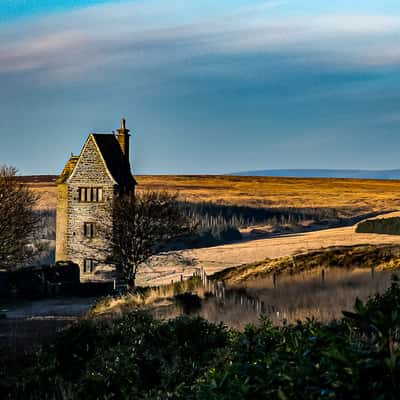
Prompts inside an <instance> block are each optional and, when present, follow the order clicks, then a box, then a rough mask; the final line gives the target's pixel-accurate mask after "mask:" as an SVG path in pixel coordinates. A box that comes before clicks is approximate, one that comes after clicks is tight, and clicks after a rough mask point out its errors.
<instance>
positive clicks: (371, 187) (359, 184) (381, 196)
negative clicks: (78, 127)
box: [28, 175, 400, 214]
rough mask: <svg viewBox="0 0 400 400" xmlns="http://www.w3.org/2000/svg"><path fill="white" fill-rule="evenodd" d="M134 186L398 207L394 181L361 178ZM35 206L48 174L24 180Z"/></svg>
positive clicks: (263, 202) (183, 180) (183, 179)
mask: <svg viewBox="0 0 400 400" xmlns="http://www.w3.org/2000/svg"><path fill="white" fill-rule="evenodd" d="M135 178H136V180H137V182H138V190H166V191H169V192H173V193H178V194H179V195H180V196H181V198H183V199H186V200H188V201H193V202H202V201H205V202H214V203H220V204H231V205H247V206H253V207H300V208H302V207H333V208H340V209H348V210H349V211H350V210H352V212H353V213H355V214H357V213H362V212H368V211H384V210H394V209H398V208H400V182H399V181H395V180H366V179H310V178H307V179H302V178H280V177H278V178H271V177H239V176H224V175H220V176H218V175H205V176H202V175H193V176H191V175H154V176H152V175H148V176H136V177H135ZM28 182H30V185H31V187H32V188H33V189H34V190H35V191H37V192H38V193H39V194H40V195H41V197H42V198H41V201H40V207H41V208H55V206H56V186H55V182H54V177H49V178H47V181H46V178H45V177H43V178H41V180H40V182H39V181H36V182H35V181H34V179H30V181H29V179H28Z"/></svg>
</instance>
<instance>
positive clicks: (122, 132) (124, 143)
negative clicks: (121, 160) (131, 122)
mask: <svg viewBox="0 0 400 400" xmlns="http://www.w3.org/2000/svg"><path fill="white" fill-rule="evenodd" d="M125 123H126V121H125V118H122V120H121V128H120V129H118V135H117V140H118V143H119V145H120V146H121V150H122V153H123V154H124V156H125V158H126V160H127V161H128V162H129V137H130V135H129V129H126V126H125Z"/></svg>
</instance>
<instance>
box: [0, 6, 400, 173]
mask: <svg viewBox="0 0 400 400" xmlns="http://www.w3.org/2000/svg"><path fill="white" fill-rule="evenodd" d="M399 43H400V3H399V2H398V1H384V0H381V1H370V0H363V1H351V2H349V1H341V0H340V1H334V2H326V1H320V0H313V1H304V0H302V1H300V0H270V1H264V0H259V1H257V0H256V1H245V0H229V1H228V0H219V1H218V2H216V1H215V0H213V1H211V0H203V1H202V0H173V1H166V0H145V1H142V0H135V1H129V0H120V1H112V0H86V1H78V0H75V1H73V0H64V1H61V0H51V1H50V0H46V1H44V0H42V1H40V0H25V1H22V0H12V1H11V0H5V1H4V0H3V1H1V2H0V99H1V100H0V101H1V103H0V104H1V107H0V135H1V136H0V138H1V141H0V163H7V164H12V165H15V166H17V167H18V168H19V170H20V172H21V173H23V174H31V173H32V174H36V173H42V174H47V173H50V174H52V173H59V172H60V170H61V169H62V167H63V165H64V163H65V161H66V160H67V158H68V156H69V155H70V153H71V152H73V153H79V151H80V149H81V146H82V145H83V142H84V140H85V138H86V136H87V134H88V133H89V132H91V131H111V130H113V129H116V128H118V125H119V120H120V118H121V117H122V116H124V117H125V118H126V119H127V123H128V126H129V128H131V129H132V131H133V136H134V137H133V156H132V159H133V160H132V161H133V167H134V171H135V172H136V173H138V174H146V173H226V172H230V171H240V170H253V169H273V168H360V169H361V168H365V169H389V168H400V161H399V157H398V155H399V153H400V150H399V149H400V135H399V131H400V73H399V67H400V46H399Z"/></svg>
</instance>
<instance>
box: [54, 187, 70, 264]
mask: <svg viewBox="0 0 400 400" xmlns="http://www.w3.org/2000/svg"><path fill="white" fill-rule="evenodd" d="M56 215H57V218H56V260H58V261H65V260H67V251H66V245H67V231H68V185H66V184H65V183H64V184H60V185H58V186H57V214H56Z"/></svg>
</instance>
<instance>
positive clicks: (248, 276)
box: [214, 245, 400, 284]
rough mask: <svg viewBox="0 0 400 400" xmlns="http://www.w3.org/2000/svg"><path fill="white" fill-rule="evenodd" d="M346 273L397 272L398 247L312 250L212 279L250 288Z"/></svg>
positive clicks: (399, 259) (237, 269)
mask: <svg viewBox="0 0 400 400" xmlns="http://www.w3.org/2000/svg"><path fill="white" fill-rule="evenodd" d="M335 268H338V269H342V270H346V269H349V268H360V269H371V268H374V270H376V271H381V270H398V269H400V246H399V245H378V246H371V245H361V246H347V247H333V248H328V249H322V250H314V251H310V252H307V253H302V254H297V255H293V256H289V257H281V258H276V259H266V260H263V261H259V262H255V263H251V264H245V265H241V266H238V267H234V268H229V269H226V270H222V271H220V272H218V273H216V274H215V275H214V279H223V280H224V281H225V282H226V283H229V284H242V283H243V282H246V284H247V283H248V284H252V283H251V282H255V281H260V280H262V279H263V278H267V277H271V276H272V274H275V275H276V276H280V275H281V274H283V275H285V274H286V275H287V274H290V275H292V274H299V273H303V272H305V271H316V270H321V269H324V270H326V271H328V270H329V271H330V270H332V269H335Z"/></svg>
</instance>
